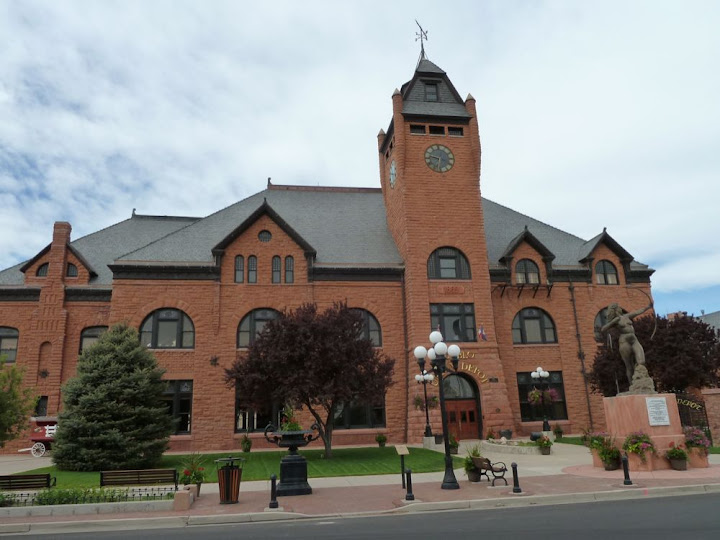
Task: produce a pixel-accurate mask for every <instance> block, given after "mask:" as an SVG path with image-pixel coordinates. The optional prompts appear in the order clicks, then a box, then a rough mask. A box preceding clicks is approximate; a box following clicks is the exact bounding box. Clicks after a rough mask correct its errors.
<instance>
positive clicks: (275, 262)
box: [272, 257, 280, 283]
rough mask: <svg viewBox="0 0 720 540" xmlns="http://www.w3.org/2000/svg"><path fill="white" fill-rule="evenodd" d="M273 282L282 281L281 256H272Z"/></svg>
mask: <svg viewBox="0 0 720 540" xmlns="http://www.w3.org/2000/svg"><path fill="white" fill-rule="evenodd" d="M272 282H273V283H280V257H273V258H272Z"/></svg>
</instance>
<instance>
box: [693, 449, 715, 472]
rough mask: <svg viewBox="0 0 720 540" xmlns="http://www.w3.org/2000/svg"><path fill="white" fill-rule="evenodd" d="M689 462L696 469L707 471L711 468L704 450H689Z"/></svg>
mask: <svg viewBox="0 0 720 540" xmlns="http://www.w3.org/2000/svg"><path fill="white" fill-rule="evenodd" d="M688 460H689V461H690V466H691V467H694V468H696V469H706V468H708V467H709V466H710V463H709V462H708V457H707V452H706V451H705V450H703V449H702V448H688Z"/></svg>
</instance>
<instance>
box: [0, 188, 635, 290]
mask: <svg viewBox="0 0 720 540" xmlns="http://www.w3.org/2000/svg"><path fill="white" fill-rule="evenodd" d="M266 200H267V205H269V206H270V207H271V208H272V209H273V210H274V212H276V213H277V215H278V216H279V217H280V218H282V219H283V220H284V221H285V223H287V225H288V226H289V227H291V228H292V230H293V231H295V232H296V233H297V235H299V237H301V238H302V239H303V240H304V241H305V242H307V244H309V245H310V246H312V247H313V248H314V249H316V250H317V257H316V260H315V265H316V266H319V267H323V266H325V267H345V268H348V267H350V268H352V267H356V268H363V267H365V268H368V267H369V268H399V267H402V266H403V260H402V258H401V257H400V254H399V253H398V250H397V248H396V246H395V243H394V241H393V238H392V235H391V234H390V231H389V230H388V226H387V220H386V214H385V205H384V202H383V197H382V192H381V190H380V189H369V188H367V189H363V188H327V187H324V188H320V187H318V188H315V187H304V186H271V187H270V188H269V189H266V190H263V191H261V192H260V193H257V194H255V195H253V196H251V197H248V198H247V199H244V200H242V201H240V202H237V203H235V204H233V205H231V206H228V207H227V208H224V209H222V210H220V211H218V212H216V213H214V214H211V215H210V216H208V217H206V218H203V219H200V218H186V217H159V216H140V215H135V216H133V217H132V218H131V219H128V220H125V221H122V222H120V223H118V224H116V225H113V226H111V227H108V228H106V229H103V230H101V231H98V232H96V233H93V234H90V235H88V236H85V237H83V238H79V239H78V240H75V241H74V242H72V243H71V246H72V247H73V248H74V249H75V250H76V251H77V252H79V253H80V254H81V255H82V257H84V259H85V260H86V261H87V262H88V263H89V264H90V265H92V267H93V268H94V269H95V271H96V272H97V273H98V276H97V278H95V279H93V280H92V281H91V284H93V285H108V284H110V283H111V282H112V273H111V272H110V270H109V268H108V265H109V264H112V263H113V262H114V261H116V260H117V261H118V262H125V263H131V262H143V263H145V264H147V263H153V264H162V263H183V264H186V265H187V264H189V265H212V264H213V262H214V260H213V254H212V249H213V247H215V246H217V245H218V244H220V243H221V242H222V241H223V239H225V238H226V237H228V235H230V234H231V233H232V232H233V231H235V229H236V228H237V227H238V226H240V225H241V224H243V223H244V222H245V221H246V220H247V218H248V217H250V216H251V215H252V214H253V213H254V212H256V211H257V210H258V209H259V208H261V207H263V205H264V204H265V201H266ZM483 210H484V213H485V234H486V237H487V250H488V259H489V263H490V266H491V267H501V266H502V265H501V264H500V259H501V258H502V257H503V255H507V253H506V250H507V249H508V247H509V246H510V245H511V244H512V243H513V242H516V241H517V239H518V235H521V234H524V230H525V227H526V226H527V231H528V233H530V234H532V236H533V237H534V238H535V239H537V241H538V242H540V243H541V244H542V245H543V246H545V247H546V248H547V250H548V251H549V252H550V253H552V254H553V255H555V259H554V260H553V266H554V267H575V268H580V267H581V266H582V265H581V264H580V262H579V261H580V259H581V258H583V257H584V256H585V255H586V250H587V242H585V241H584V240H583V239H581V238H578V237H577V236H574V235H572V234H568V233H566V232H563V231H561V230H559V229H556V228H555V227H552V226H550V225H547V224H545V223H543V222H541V221H538V220H536V219H533V218H531V217H528V216H525V215H523V214H521V213H519V212H516V211H515V210H511V209H510V208H507V207H505V206H502V205H500V204H497V203H495V202H492V201H489V200H488V199H483ZM22 264H23V263H21V264H18V265H16V266H14V267H12V268H9V269H7V270H5V271H3V272H0V286H2V285H22V283H23V275H22V273H20V270H19V269H20V267H21V266H22ZM631 267H632V268H633V269H647V266H645V265H642V264H640V263H637V262H635V261H633V262H632V264H631Z"/></svg>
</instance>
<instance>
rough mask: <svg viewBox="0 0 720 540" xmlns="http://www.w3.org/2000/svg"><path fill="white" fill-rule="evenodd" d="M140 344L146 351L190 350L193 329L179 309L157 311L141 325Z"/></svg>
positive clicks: (189, 321)
mask: <svg viewBox="0 0 720 540" xmlns="http://www.w3.org/2000/svg"><path fill="white" fill-rule="evenodd" d="M140 343H141V344H143V345H145V346H146V347H147V348H148V349H192V348H193V347H195V327H194V326H193V323H192V321H191V320H190V317H188V316H187V315H185V313H183V312H182V311H180V310H179V309H169V308H168V309H166V308H163V309H158V310H157V311H153V312H152V313H151V314H150V315H149V316H148V317H147V319H145V321H144V322H143V323H142V326H141V327H140Z"/></svg>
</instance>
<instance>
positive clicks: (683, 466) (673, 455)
mask: <svg viewBox="0 0 720 540" xmlns="http://www.w3.org/2000/svg"><path fill="white" fill-rule="evenodd" d="M665 457H666V458H668V460H669V461H670V467H672V468H673V469H674V470H676V471H686V470H687V462H688V454H687V452H686V451H685V450H683V449H682V448H680V447H679V446H675V443H672V442H671V443H670V448H668V449H667V451H666V452H665Z"/></svg>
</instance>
